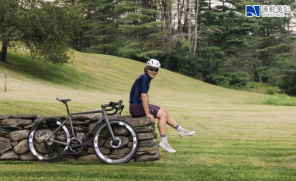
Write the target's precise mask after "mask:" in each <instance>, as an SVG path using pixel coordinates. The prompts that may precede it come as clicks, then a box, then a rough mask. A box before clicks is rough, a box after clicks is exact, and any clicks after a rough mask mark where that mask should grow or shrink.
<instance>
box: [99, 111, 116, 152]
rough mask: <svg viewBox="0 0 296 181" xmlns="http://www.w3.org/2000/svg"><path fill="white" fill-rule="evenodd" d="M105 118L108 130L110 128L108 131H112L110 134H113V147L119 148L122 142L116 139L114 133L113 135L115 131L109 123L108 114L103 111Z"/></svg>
mask: <svg viewBox="0 0 296 181" xmlns="http://www.w3.org/2000/svg"><path fill="white" fill-rule="evenodd" d="M103 116H104V117H105V122H106V125H107V128H108V130H109V131H110V134H111V140H112V144H111V146H112V145H114V146H115V147H117V146H118V145H119V143H120V141H119V140H117V139H116V138H115V136H114V133H113V130H112V128H111V125H110V122H109V119H108V116H107V114H106V111H105V109H103Z"/></svg>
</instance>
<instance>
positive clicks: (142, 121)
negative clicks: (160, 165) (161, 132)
mask: <svg viewBox="0 0 296 181" xmlns="http://www.w3.org/2000/svg"><path fill="white" fill-rule="evenodd" d="M119 120H122V121H124V122H126V123H129V124H130V125H131V126H132V127H133V128H134V129H135V130H136V132H137V135H138V138H139V140H140V143H139V147H138V150H137V152H136V155H135V161H140V162H144V161H151V160H157V159H159V157H160V149H159V146H158V142H157V133H156V132H155V125H154V123H152V122H151V120H150V119H149V118H148V117H140V118H134V117H131V116H122V117H120V118H119Z"/></svg>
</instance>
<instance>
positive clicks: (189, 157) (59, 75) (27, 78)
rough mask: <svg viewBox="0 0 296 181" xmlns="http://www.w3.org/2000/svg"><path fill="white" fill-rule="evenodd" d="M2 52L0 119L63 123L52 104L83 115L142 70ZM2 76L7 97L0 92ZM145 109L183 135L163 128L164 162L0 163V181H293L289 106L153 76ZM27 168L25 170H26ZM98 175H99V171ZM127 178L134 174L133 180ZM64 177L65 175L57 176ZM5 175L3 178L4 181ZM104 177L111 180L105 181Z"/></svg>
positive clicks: (121, 91) (125, 93) (125, 89)
mask: <svg viewBox="0 0 296 181" xmlns="http://www.w3.org/2000/svg"><path fill="white" fill-rule="evenodd" d="M24 54H25V52H24V50H23V49H18V51H17V52H13V51H10V53H9V55H8V62H7V63H6V64H4V63H0V114H16V113H18V114H26V113H36V114H38V115H65V112H66V111H65V108H64V105H63V104H62V103H60V102H58V101H56V100H55V98H56V97H60V98H71V99H72V101H71V102H70V103H69V105H70V110H71V111H72V112H74V111H86V110H93V109H97V108H100V105H101V104H104V103H108V102H109V101H118V100H119V99H122V100H123V102H124V104H125V105H126V109H125V110H124V112H123V114H124V115H127V114H129V113H128V97H129V91H130V88H131V86H132V84H133V82H134V80H135V79H136V78H137V77H138V76H139V75H140V74H141V73H142V72H143V68H144V66H145V64H144V63H140V62H137V61H133V60H130V59H124V58H119V57H114V56H107V55H96V54H85V53H79V52H74V53H73V55H72V57H71V63H69V64H65V65H60V66H56V65H52V64H49V63H43V62H40V61H37V60H32V59H30V58H27V57H26V56H25V55H24ZM4 70H7V72H8V75H9V79H8V92H4V91H3V89H4V88H3V85H4V80H3V72H4ZM149 94H150V99H151V103H155V104H157V105H160V106H161V107H164V108H166V109H168V110H169V111H170V112H171V114H172V115H173V117H174V118H175V119H176V120H177V122H178V123H179V124H180V125H182V126H183V127H185V128H188V129H191V130H196V131H197V133H196V134H195V135H194V136H192V137H184V138H180V137H178V135H177V132H176V131H175V130H174V129H173V128H170V127H168V130H167V135H168V140H169V142H170V144H171V146H172V147H173V148H174V149H176V150H177V152H176V153H175V154H169V153H167V152H165V151H164V150H162V155H161V159H160V160H158V161H155V162H150V163H129V164H126V165H118V166H108V165H104V164H98V163H85V164H82V163H56V164H44V163H30V162H26V163H16V162H1V163H0V177H1V178H3V179H4V180H15V179H16V180H18V179H20V180H32V179H33V180H34V179H43V180H58V179H61V178H62V180H76V179H82V180H83V179H84V180H96V179H101V180H295V176H296V171H295V167H296V164H295V163H296V151H295V150H296V145H295V135H296V131H295V127H296V122H295V118H296V111H295V107H293V106H274V105H295V102H296V101H295V98H292V97H288V96H284V95H280V96H279V95H266V94H259V93H250V92H244V91H236V90H231V89H225V88H222V87H217V86H213V85H210V84H207V83H204V82H202V81H199V80H195V79H192V78H189V77H186V76H183V75H180V74H177V73H173V72H170V71H167V70H164V69H161V70H160V72H159V75H158V76H157V77H156V78H155V80H153V81H152V82H151V88H150V91H149ZM27 168H30V169H27ZM101 169H102V170H103V172H99V170H101ZM135 170H137V171H136V172H135ZM64 172H65V173H67V174H64ZM9 175H10V176H9ZM110 175H112V177H111V176H110Z"/></svg>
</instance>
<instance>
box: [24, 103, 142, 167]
mask: <svg viewBox="0 0 296 181" xmlns="http://www.w3.org/2000/svg"><path fill="white" fill-rule="evenodd" d="M56 99H57V100H58V101H60V102H62V103H64V104H65V105H66V109H67V114H68V116H67V118H66V119H65V120H64V121H61V120H60V119H58V118H55V117H48V118H44V119H43V120H41V121H39V122H38V123H36V124H35V125H34V126H33V127H32V129H31V131H30V133H29V138H28V147H29V150H30V152H31V154H32V155H33V157H34V158H35V159H37V160H39V161H43V162H57V161H60V160H61V159H63V158H64V157H65V156H66V155H68V154H78V153H79V152H80V151H81V150H82V149H83V148H84V147H86V146H87V145H86V143H85V142H86V140H88V139H89V138H90V136H91V134H92V132H93V131H94V130H95V129H97V128H98V130H97V131H96V133H95V134H94V138H93V149H94V152H95V154H96V156H97V157H98V158H99V159H100V160H101V161H102V162H104V163H107V164H120V163H126V162H128V161H129V160H130V159H131V158H132V157H133V156H134V154H135V153H136V151H137V148H138V145H139V139H138V136H137V134H136V131H135V130H134V129H133V128H132V127H131V126H130V125H129V124H128V123H125V122H123V121H120V120H111V121H109V119H108V117H107V115H114V114H116V113H118V111H120V113H121V112H122V110H123V108H124V105H122V101H121V100H120V101H119V102H110V103H109V104H103V105H101V108H102V109H101V110H95V111H87V112H78V113H70V111H69V106H68V104H67V102H68V101H71V99H59V98H56ZM109 111H112V113H109V114H107V112H109ZM113 111H114V112H113ZM92 113H101V114H102V117H101V118H100V119H99V120H98V121H97V122H96V123H95V125H94V126H93V127H92V128H91V129H89V130H85V132H86V133H85V135H84V136H83V138H82V139H81V140H80V139H77V138H76V132H77V130H75V129H74V127H73V123H72V118H71V117H72V116H73V115H81V114H92ZM120 113H119V114H120ZM102 143H103V144H104V145H106V144H107V145H108V147H110V149H109V151H110V153H112V154H106V148H102V147H101V146H102ZM103 149H105V151H104V150H103ZM117 153H118V154H117Z"/></svg>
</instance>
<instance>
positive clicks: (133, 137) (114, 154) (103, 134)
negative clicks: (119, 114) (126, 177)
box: [93, 120, 139, 164]
mask: <svg viewBox="0 0 296 181" xmlns="http://www.w3.org/2000/svg"><path fill="white" fill-rule="evenodd" d="M110 125H111V129H112V130H113V133H114V136H115V138H116V140H118V141H119V144H118V145H115V144H114V143H113V142H112V140H111V134H110V131H109V129H108V127H107V124H106V123H104V124H103V125H102V126H101V127H100V128H99V129H98V131H97V132H96V134H95V136H94V141H93V148H94V151H95V153H96V155H97V157H98V158H99V159H100V160H101V161H102V162H104V163H108V164H120V163H126V162H128V161H129V160H130V159H131V158H132V157H133V156H134V155H135V153H136V151H137V148H138V145H139V139H138V136H137V134H136V131H135V130H134V129H133V128H132V127H131V126H130V125H129V124H127V123H125V122H122V121H119V120H112V121H110Z"/></svg>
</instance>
